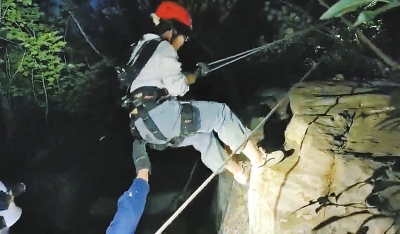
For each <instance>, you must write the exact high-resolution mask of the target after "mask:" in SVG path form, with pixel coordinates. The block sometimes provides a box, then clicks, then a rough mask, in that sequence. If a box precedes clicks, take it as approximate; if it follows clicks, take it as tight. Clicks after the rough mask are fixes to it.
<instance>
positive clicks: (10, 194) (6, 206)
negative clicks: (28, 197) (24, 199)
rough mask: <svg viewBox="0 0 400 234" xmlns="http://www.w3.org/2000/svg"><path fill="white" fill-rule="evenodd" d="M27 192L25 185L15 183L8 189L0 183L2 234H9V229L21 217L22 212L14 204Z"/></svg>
mask: <svg viewBox="0 0 400 234" xmlns="http://www.w3.org/2000/svg"><path fill="white" fill-rule="evenodd" d="M23 192H25V184H23V183H13V184H9V185H8V186H7V187H6V186H5V185H4V184H3V182H2V181H0V234H7V233H8V232H9V228H10V227H11V226H12V225H14V224H15V223H16V222H17V221H18V219H19V218H20V217H21V214H22V210H21V208H20V207H18V206H16V205H15V203H14V197H16V196H18V195H20V194H21V193H23Z"/></svg>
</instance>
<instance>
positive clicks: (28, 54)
mask: <svg viewBox="0 0 400 234" xmlns="http://www.w3.org/2000/svg"><path fill="white" fill-rule="evenodd" d="M0 10H1V13H0V15H1V21H0V24H1V28H2V30H1V32H0V38H1V39H2V40H3V41H4V42H5V46H4V47H3V48H2V49H1V52H2V53H3V59H1V58H0V63H1V65H2V67H3V68H4V70H0V92H1V93H0V94H1V95H3V97H6V98H7V100H8V103H7V105H8V108H11V100H12V97H15V96H24V97H28V98H29V99H30V100H34V101H35V102H37V103H38V104H39V105H40V106H42V107H44V106H46V107H48V104H49V102H53V103H64V104H66V105H67V106H69V107H70V108H72V106H73V105H74V104H75V103H76V101H77V98H78V97H79V94H80V92H81V91H82V89H84V88H85V85H84V83H85V82H86V80H85V74H84V73H83V72H80V71H79V68H80V67H82V66H84V64H75V65H74V64H71V63H67V62H66V61H65V54H64V51H65V49H66V44H67V43H66V41H65V39H64V37H63V36H62V35H61V33H60V30H59V29H57V28H56V27H54V26H53V25H49V24H45V23H43V22H42V21H41V19H42V16H43V13H41V12H40V10H39V7H38V5H37V4H34V3H32V1H31V0H1V7H0Z"/></svg>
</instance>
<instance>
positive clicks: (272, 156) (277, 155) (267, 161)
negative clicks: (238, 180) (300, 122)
mask: <svg viewBox="0 0 400 234" xmlns="http://www.w3.org/2000/svg"><path fill="white" fill-rule="evenodd" d="M259 149H260V151H261V153H262V154H263V159H264V160H263V162H261V163H258V164H252V166H251V171H252V172H254V173H256V174H262V173H263V172H264V171H265V169H266V168H269V167H271V166H273V165H275V164H278V163H280V162H281V161H282V160H283V158H284V157H285V154H284V152H283V151H282V150H277V151H274V152H271V153H269V154H268V153H266V152H265V151H264V150H263V149H262V148H259Z"/></svg>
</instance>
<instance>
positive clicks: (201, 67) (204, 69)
mask: <svg viewBox="0 0 400 234" xmlns="http://www.w3.org/2000/svg"><path fill="white" fill-rule="evenodd" d="M196 67H197V69H196V72H195V74H196V75H197V77H204V76H206V75H207V74H208V73H209V72H210V70H211V69H210V67H209V66H208V65H207V64H205V63H197V64H196Z"/></svg>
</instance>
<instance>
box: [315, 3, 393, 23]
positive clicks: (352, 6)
mask: <svg viewBox="0 0 400 234" xmlns="http://www.w3.org/2000/svg"><path fill="white" fill-rule="evenodd" d="M374 1H375V0H340V1H338V2H337V3H335V4H334V5H333V6H331V7H330V8H329V9H328V10H327V11H326V12H325V13H324V14H322V15H321V17H320V18H319V19H320V20H327V19H331V18H334V17H340V16H342V15H344V14H346V13H348V12H351V11H355V10H357V9H358V8H359V7H362V6H366V5H369V4H371V3H372V2H374ZM376 1H378V2H386V3H389V2H390V0H376Z"/></svg>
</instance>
